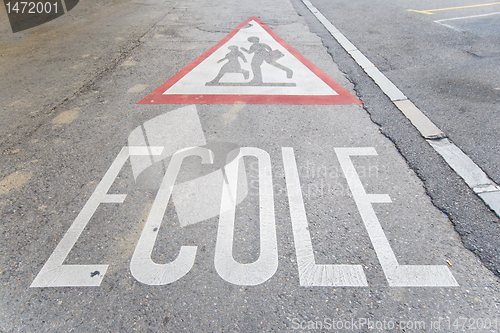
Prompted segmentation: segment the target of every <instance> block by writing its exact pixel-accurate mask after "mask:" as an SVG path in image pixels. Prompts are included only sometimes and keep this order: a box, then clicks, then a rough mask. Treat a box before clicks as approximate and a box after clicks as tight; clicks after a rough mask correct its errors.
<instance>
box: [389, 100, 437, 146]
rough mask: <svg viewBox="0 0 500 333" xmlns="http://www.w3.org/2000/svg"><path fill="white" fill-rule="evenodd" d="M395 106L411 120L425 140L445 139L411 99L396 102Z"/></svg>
mask: <svg viewBox="0 0 500 333" xmlns="http://www.w3.org/2000/svg"><path fill="white" fill-rule="evenodd" d="M394 104H395V105H396V106H397V108H398V109H399V110H401V112H403V114H404V115H405V116H406V118H408V119H409V120H410V122H411V123H412V124H413V126H415V127H416V128H417V130H418V131H419V132H420V133H421V134H422V136H423V137H424V138H427V139H431V138H432V139H439V138H443V137H445V134H444V133H443V131H441V130H440V129H439V128H438V127H437V126H436V125H434V123H433V122H432V121H430V119H429V118H427V116H426V115H425V114H423V113H422V111H420V110H419V109H418V108H417V107H416V106H415V104H413V103H412V102H411V101H410V100H409V99H405V100H402V101H396V102H394Z"/></svg>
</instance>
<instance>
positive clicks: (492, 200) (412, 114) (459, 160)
mask: <svg viewBox="0 0 500 333" xmlns="http://www.w3.org/2000/svg"><path fill="white" fill-rule="evenodd" d="M302 2H303V3H304V5H306V7H307V8H308V9H309V10H310V11H311V12H312V13H313V14H314V15H315V16H316V18H317V19H318V20H319V21H320V22H321V24H323V26H324V27H325V28H326V29H327V30H328V31H329V32H330V34H331V35H332V36H333V37H334V38H335V39H336V40H337V42H338V43H339V44H340V45H341V46H342V47H343V48H344V50H345V51H346V52H347V53H349V55H351V56H352V57H353V59H354V60H355V61H356V62H357V63H358V65H360V66H361V67H362V68H363V69H364V71H365V72H366V73H367V74H368V76H370V77H371V78H372V79H373V80H374V81H375V83H376V84H377V85H378V86H379V87H380V89H381V90H382V91H383V92H384V93H385V94H386V95H387V97H389V98H390V99H391V101H392V102H393V103H394V105H396V107H398V108H399V109H400V110H401V111H402V112H403V114H405V116H406V117H407V118H408V119H409V120H410V121H411V122H412V124H413V125H414V126H415V128H417V130H419V132H420V134H421V135H422V136H423V137H424V138H425V139H426V141H427V142H428V143H429V144H430V145H431V146H432V147H433V148H434V149H435V150H436V151H437V152H438V153H439V154H440V155H441V156H442V157H443V158H444V159H445V161H446V162H447V163H448V165H450V167H451V168H452V169H453V170H455V172H456V173H457V174H458V175H459V176H460V177H461V178H462V179H464V180H465V181H466V183H467V185H468V186H469V187H470V188H471V189H473V190H474V192H476V193H478V194H479V193H483V192H484V191H489V192H490V193H492V191H498V189H499V188H500V187H499V186H498V185H497V184H496V183H495V182H493V181H492V180H491V179H490V178H489V177H488V176H487V175H486V174H485V173H484V171H483V170H481V168H480V167H479V166H478V165H477V164H475V163H474V162H473V161H472V160H471V159H470V158H469V157H468V156H467V155H466V154H464V153H463V152H462V151H461V150H460V148H458V147H457V146H456V145H455V144H454V143H452V142H451V141H449V140H447V141H445V142H443V141H442V140H443V139H441V140H440V141H436V140H434V139H436V138H445V137H446V134H444V133H443V132H442V131H441V130H440V129H439V128H438V127H437V126H435V125H434V124H433V125H434V126H429V125H430V124H429V122H430V120H429V121H427V120H426V119H428V118H427V116H425V114H423V112H422V111H421V110H419V109H418V108H417V107H416V106H415V105H414V104H413V103H412V104H411V106H408V105H405V104H407V103H404V101H406V100H408V98H407V97H406V96H405V95H404V94H403V93H402V92H401V90H399V88H397V87H396V86H395V85H394V84H393V83H392V82H391V81H390V80H389V79H388V78H387V77H386V76H385V75H384V74H382V72H380V71H379V70H378V69H377V68H374V67H370V65H369V63H368V61H369V60H368V59H367V58H366V57H364V56H363V57H361V56H360V53H361V52H359V50H358V49H357V48H356V47H355V46H354V45H353V44H352V43H351V42H350V41H349V40H348V39H347V38H346V37H345V36H344V35H343V34H342V33H341V32H340V31H339V30H338V29H337V28H336V27H335V26H334V25H333V24H332V23H331V22H330V21H329V20H328V19H327V18H326V17H325V16H324V15H323V14H321V12H320V11H319V10H318V9H317V8H316V7H314V5H313V4H312V3H311V2H310V1H309V0H302ZM496 14H498V13H497V12H495V13H490V14H485V15H476V17H480V16H488V15H496ZM471 17H473V16H468V17H460V18H453V19H445V20H454V19H465V18H471ZM445 20H439V21H440V22H438V23H441V24H443V23H442V22H443V21H445ZM450 28H451V26H450ZM358 52H359V53H358ZM408 101H409V100H408ZM410 103H411V101H410ZM418 124H421V125H418ZM417 125H418V126H417ZM441 133H442V134H441ZM442 146H446V147H447V148H443V149H440V147H442ZM458 151H460V153H458ZM443 152H444V155H443ZM451 152H453V153H451ZM451 156H453V158H451ZM450 161H452V162H450ZM450 163H453V164H450ZM464 166H467V167H464ZM479 174H481V176H480V178H482V179H487V180H488V181H487V182H485V183H484V184H483V185H482V186H479V187H478V186H476V182H472V183H471V184H469V182H468V181H467V180H469V179H475V178H477V177H478V176H477V175H479ZM475 186H476V187H475ZM479 197H480V198H481V199H482V200H483V201H484V202H485V204H486V205H488V206H489V207H490V208H491V209H492V210H493V211H494V212H495V213H496V215H497V216H499V217H500V193H499V194H495V195H493V194H490V195H479Z"/></svg>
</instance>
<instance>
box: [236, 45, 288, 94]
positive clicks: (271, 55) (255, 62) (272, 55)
mask: <svg viewBox="0 0 500 333" xmlns="http://www.w3.org/2000/svg"><path fill="white" fill-rule="evenodd" d="M247 40H248V41H249V42H250V43H252V46H250V49H249V50H247V49H245V48H244V47H242V48H241V49H242V50H243V51H245V52H246V53H248V54H252V53H253V54H254V55H253V58H252V62H251V66H252V72H253V79H252V81H250V85H263V84H264V82H263V81H262V69H261V66H262V64H263V63H264V61H265V62H267V63H268V64H270V65H272V66H274V67H276V68H279V69H282V70H284V71H285V72H286V77H287V78H289V79H291V78H292V76H293V71H292V70H291V69H290V68H288V67H285V66H283V65H281V64H279V63H277V62H276V60H278V59H279V58H282V57H283V56H284V54H283V53H282V52H281V51H279V50H273V49H271V47H270V46H269V45H267V44H264V43H260V39H259V37H255V36H252V37H248V39H247ZM273 85H276V84H273Z"/></svg>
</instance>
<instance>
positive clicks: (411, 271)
mask: <svg viewBox="0 0 500 333" xmlns="http://www.w3.org/2000/svg"><path fill="white" fill-rule="evenodd" d="M335 153H336V154H337V157H338V159H339V163H340V166H341V168H342V171H343V172H344V175H345V177H346V180H347V183H348V185H349V188H350V189H351V193H352V195H353V197H354V201H355V202H356V206H357V207H358V210H359V213H360V215H361V219H362V220H363V223H364V225H365V228H366V231H367V232H368V236H369V237H370V240H371V242H372V245H373V248H374V249H375V253H376V254H377V257H378V260H379V262H380V265H381V266H382V270H383V271H384V274H385V277H386V279H387V282H388V283H389V285H390V286H391V287H458V283H457V281H456V280H455V278H454V277H453V275H452V274H451V272H450V270H449V269H448V267H447V266H445V265H432V266H429V265H400V264H399V263H398V261H397V259H396V256H395V255H394V252H393V251H392V248H391V245H390V244H389V241H388V240H387V237H386V236H385V233H384V230H383V229H382V226H381V225H380V222H379V220H378V217H377V215H376V214H375V210H374V209H373V206H372V204H374V203H391V202H392V201H391V198H390V197H389V195H387V194H367V193H366V191H365V189H364V187H363V184H362V183H361V179H360V178H359V175H358V173H357V172H356V169H355V168H354V164H353V163H352V161H351V158H350V156H369V155H377V152H376V151H375V148H373V147H366V148H335Z"/></svg>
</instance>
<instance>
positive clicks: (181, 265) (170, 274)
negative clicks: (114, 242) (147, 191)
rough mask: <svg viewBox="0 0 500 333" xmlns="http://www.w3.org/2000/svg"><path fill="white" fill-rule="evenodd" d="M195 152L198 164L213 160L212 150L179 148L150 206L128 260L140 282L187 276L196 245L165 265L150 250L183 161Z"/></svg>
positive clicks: (165, 281) (163, 281) (162, 281)
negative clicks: (198, 157)
mask: <svg viewBox="0 0 500 333" xmlns="http://www.w3.org/2000/svg"><path fill="white" fill-rule="evenodd" d="M195 155H196V156H200V157H201V158H202V160H201V163H203V164H212V163H213V153H212V152H211V151H210V150H208V149H206V148H201V147H192V148H186V149H182V150H179V151H177V152H176V153H175V154H174V155H173V156H172V159H171V160H170V163H169V165H168V168H167V172H166V173H165V176H164V177H163V181H162V183H161V185H160V189H159V190H158V193H157V195H156V198H155V201H154V203H153V206H152V207H151V212H150V213H149V216H148V219H147V221H146V224H145V225H144V229H143V231H142V234H141V237H140V238H139V241H138V243H137V246H136V248H135V251H134V254H133V255H132V260H131V261H130V272H131V273H132V275H133V276H134V277H135V278H136V279H137V281H139V282H142V283H144V284H147V285H155V286H157V285H164V284H168V283H172V282H175V281H177V280H178V279H180V278H181V277H183V276H184V275H186V274H187V273H188V272H189V271H190V270H191V267H193V264H194V260H195V258H196V250H197V246H181V249H180V251H179V254H178V256H177V258H176V259H175V260H174V261H173V262H170V263H167V264H157V263H155V262H153V260H152V259H151V253H152V252H153V248H154V246H155V242H156V236H157V235H158V232H159V229H160V226H161V223H162V220H163V215H164V214H165V210H166V209H167V204H168V201H169V200H170V196H171V194H172V189H173V187H174V183H175V179H176V178H177V174H178V173H179V170H180V168H181V164H182V161H183V160H184V158H186V157H188V156H195Z"/></svg>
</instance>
